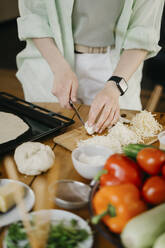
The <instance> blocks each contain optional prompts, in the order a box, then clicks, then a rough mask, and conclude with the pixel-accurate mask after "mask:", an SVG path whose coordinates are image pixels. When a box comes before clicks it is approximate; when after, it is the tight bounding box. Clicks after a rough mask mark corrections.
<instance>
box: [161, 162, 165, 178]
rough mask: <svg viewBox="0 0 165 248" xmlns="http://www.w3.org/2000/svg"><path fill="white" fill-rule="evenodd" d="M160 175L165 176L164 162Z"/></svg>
mask: <svg viewBox="0 0 165 248" xmlns="http://www.w3.org/2000/svg"><path fill="white" fill-rule="evenodd" d="M162 176H163V177H164V178H165V164H163V165H162Z"/></svg>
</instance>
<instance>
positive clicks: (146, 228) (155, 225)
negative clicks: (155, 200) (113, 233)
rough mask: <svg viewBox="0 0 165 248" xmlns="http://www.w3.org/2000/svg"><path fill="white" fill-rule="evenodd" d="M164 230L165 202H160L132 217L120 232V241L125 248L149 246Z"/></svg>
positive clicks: (148, 247)
mask: <svg viewBox="0 0 165 248" xmlns="http://www.w3.org/2000/svg"><path fill="white" fill-rule="evenodd" d="M164 232H165V204H161V205H159V206H157V207H154V208H152V209H150V210H148V211H146V212H144V213H142V214H140V215H138V216H136V217H134V218H132V219H131V220H130V221H129V222H128V223H127V224H126V226H125V228H124V229H123V232H122V233H121V241H122V243H123V245H124V247H125V248H151V247H152V246H153V244H154V242H155V240H156V239H157V238H158V237H159V236H160V235H161V234H162V233H164ZM164 247H165V246H164Z"/></svg>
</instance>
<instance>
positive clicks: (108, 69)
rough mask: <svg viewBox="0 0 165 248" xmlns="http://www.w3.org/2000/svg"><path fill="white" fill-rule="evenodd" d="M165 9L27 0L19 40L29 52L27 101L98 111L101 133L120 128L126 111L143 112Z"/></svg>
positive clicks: (22, 71)
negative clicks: (146, 76)
mask: <svg viewBox="0 0 165 248" xmlns="http://www.w3.org/2000/svg"><path fill="white" fill-rule="evenodd" d="M163 4H164V0H157V1H155V0H102V1H100V0H83V1H82V0H28V1H27V0H20V1H19V9H20V15H21V17H20V18H18V33H19V38H20V39H21V40H26V41H27V46H26V48H25V49H24V50H23V51H22V52H21V53H20V54H19V55H18V56H17V65H18V68H19V70H18V73H17V77H18V79H19V80H20V81H21V83H22V85H23V89H24V93H25V98H26V100H29V101H49V102H50V101H56V99H55V96H56V97H57V99H58V101H59V102H60V104H61V106H63V107H67V108H69V107H70V106H69V99H70V98H71V100H72V101H77V100H79V101H80V102H83V103H85V104H90V105H91V107H90V112H89V118H88V124H89V126H92V125H94V124H95V131H96V132H102V131H103V130H104V129H105V128H106V127H108V126H110V125H113V124H114V123H115V122H116V121H117V120H118V118H119V111H120V108H127V109H141V102H140V81H141V75H142V65H143V61H144V59H145V58H148V57H151V56H154V55H155V54H156V53H157V52H158V51H159V46H158V40H159V34H160V22H161V14H162V10H163ZM112 76H113V77H112ZM127 86H128V89H127ZM52 93H53V94H54V96H53V95H52Z"/></svg>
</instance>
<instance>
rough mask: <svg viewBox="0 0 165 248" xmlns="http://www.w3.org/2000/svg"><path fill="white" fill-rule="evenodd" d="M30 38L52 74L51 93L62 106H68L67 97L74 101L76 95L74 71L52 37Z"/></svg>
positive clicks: (76, 85) (76, 82) (76, 83)
mask: <svg viewBox="0 0 165 248" xmlns="http://www.w3.org/2000/svg"><path fill="white" fill-rule="evenodd" d="M32 40H33V42H34V44H35V46H36V47H37V48H38V50H39V51H40V53H41V54H42V56H43V57H44V58H45V60H46V61H47V62H48V64H49V66H50V68H51V70H52V72H53V74H54V84H53V89H52V93H53V95H55V96H56V97H57V98H58V100H59V102H60V105H61V106H62V107H65V108H70V105H69V99H70V98H71V100H72V101H73V102H75V101H76V97H77V89H78V80H77V77H76V75H75V73H74V72H73V71H72V69H71V67H70V65H69V64H68V63H67V61H66V60H65V58H64V57H63V55H62V54H61V53H60V51H59V50H58V48H57V47H56V45H55V42H54V40H53V39H52V38H49V37H45V38H33V39H32Z"/></svg>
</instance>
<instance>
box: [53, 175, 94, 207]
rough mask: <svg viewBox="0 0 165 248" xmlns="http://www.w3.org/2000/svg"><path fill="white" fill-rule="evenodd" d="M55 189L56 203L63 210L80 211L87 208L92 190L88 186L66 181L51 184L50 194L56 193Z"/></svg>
mask: <svg viewBox="0 0 165 248" xmlns="http://www.w3.org/2000/svg"><path fill="white" fill-rule="evenodd" d="M55 188H56V195H55V197H54V202H55V203H56V205H57V206H59V207H61V208H64V209H68V210H71V209H79V208H82V207H85V206H86V205H87V203H88V200H89V195H90V192H91V188H90V186H88V185H87V184H84V183H81V182H78V181H73V180H67V179H64V180H59V181H56V182H55V183H53V184H51V185H50V186H49V192H50V193H51V192H54V189H55Z"/></svg>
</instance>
